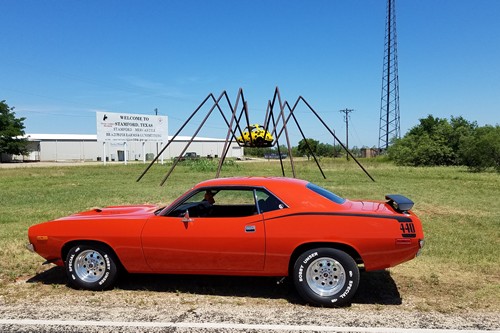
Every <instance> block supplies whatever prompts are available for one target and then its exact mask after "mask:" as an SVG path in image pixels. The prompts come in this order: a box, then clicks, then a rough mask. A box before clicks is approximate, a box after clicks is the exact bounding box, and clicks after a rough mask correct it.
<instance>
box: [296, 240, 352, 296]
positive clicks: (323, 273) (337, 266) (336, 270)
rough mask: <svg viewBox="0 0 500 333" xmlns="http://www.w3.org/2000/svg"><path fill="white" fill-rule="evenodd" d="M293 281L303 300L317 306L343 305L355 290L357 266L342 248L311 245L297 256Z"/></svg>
mask: <svg viewBox="0 0 500 333" xmlns="http://www.w3.org/2000/svg"><path fill="white" fill-rule="evenodd" d="M293 281H294V284H295V288H296V289H297V292H298V293H299V295H300V296H301V297H302V298H303V299H304V300H305V301H307V302H309V303H311V304H315V305H320V306H342V305H346V304H348V303H349V301H350V300H351V299H352V297H353V296H354V294H355V293H356V290H357V288H358V285H359V269H358V266H357V265H356V262H355V261H354V259H353V258H352V257H351V256H349V255H348V254H347V253H345V252H343V251H340V250H336V249H331V248H318V249H312V250H308V251H305V252H304V253H302V254H301V255H300V256H299V257H298V258H297V260H296V262H295V265H294V268H293Z"/></svg>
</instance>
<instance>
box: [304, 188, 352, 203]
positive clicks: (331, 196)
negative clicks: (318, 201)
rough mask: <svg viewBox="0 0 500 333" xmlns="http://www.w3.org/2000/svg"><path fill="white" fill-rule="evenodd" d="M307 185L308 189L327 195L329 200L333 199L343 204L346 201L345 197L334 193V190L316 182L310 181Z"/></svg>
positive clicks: (323, 195)
mask: <svg viewBox="0 0 500 333" xmlns="http://www.w3.org/2000/svg"><path fill="white" fill-rule="evenodd" d="M306 187H307V188H308V189H310V190H311V191H314V192H316V193H318V194H319V195H321V196H322V197H325V198H327V199H328V200H330V201H333V202H335V203H338V204H343V203H344V202H345V199H344V198H342V197H339V196H338V195H336V194H335V193H332V192H330V191H328V190H327V189H324V188H322V187H321V186H318V185H316V184H313V183H309V184H307V185H306Z"/></svg>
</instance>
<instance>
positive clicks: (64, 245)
mask: <svg viewBox="0 0 500 333" xmlns="http://www.w3.org/2000/svg"><path fill="white" fill-rule="evenodd" d="M412 206H413V202H412V201H411V200H409V199H408V198H406V197H404V196H402V195H388V196H386V201H380V202H372V201H351V200H347V199H344V198H341V197H339V196H338V195H336V194H334V193H332V192H330V191H328V190H326V189H324V188H322V187H319V186H317V185H315V184H312V183H310V182H307V181H304V180H299V179H290V178H280V177H275V178H274V177H273V178H264V177H239V178H220V179H213V180H208V181H204V182H201V183H199V184H197V185H196V186H194V187H193V188H192V189H190V190H188V191H187V192H186V193H185V194H183V195H182V196H181V197H179V198H178V199H177V200H175V201H174V202H173V203H172V204H170V205H168V206H166V207H156V206H152V205H138V206H114V207H106V208H98V209H93V210H89V211H85V212H81V213H78V214H74V215H71V216H68V217H64V218H60V219H56V220H53V221H49V222H45V223H41V224H38V225H34V226H32V227H30V228H29V231H28V237H29V242H30V244H29V245H28V248H29V249H31V250H33V251H35V252H37V253H38V254H39V255H41V256H42V257H44V258H45V259H46V260H47V261H46V262H50V263H54V264H56V265H60V266H64V267H65V270H66V273H67V276H68V281H69V284H70V285H71V286H72V287H75V288H81V289H90V290H103V289H108V288H111V287H112V286H113V285H114V283H115V282H116V279H117V277H118V275H119V274H118V273H119V272H120V269H124V270H126V271H127V272H129V273H159V274H212V275H246V276H276V277H285V276H288V277H290V278H291V280H293V283H294V285H295V287H296V289H297V292H298V293H299V295H300V296H301V297H302V298H303V299H304V300H305V301H306V302H308V303H310V304H314V305H322V306H339V305H343V304H348V303H349V302H350V300H351V298H352V297H353V295H354V294H355V292H356V289H357V287H358V283H359V276H360V275H359V270H360V269H365V270H367V271H371V270H380V269H384V268H387V267H391V266H395V265H398V264H400V263H403V262H405V261H408V260H411V259H413V258H414V257H415V256H416V255H417V254H418V253H419V251H420V249H421V248H422V246H423V242H424V241H423V240H424V235H423V231H422V225H421V223H420V220H419V219H418V218H417V217H416V216H415V215H414V214H413V213H412V212H411V211H410V209H411V208H412Z"/></svg>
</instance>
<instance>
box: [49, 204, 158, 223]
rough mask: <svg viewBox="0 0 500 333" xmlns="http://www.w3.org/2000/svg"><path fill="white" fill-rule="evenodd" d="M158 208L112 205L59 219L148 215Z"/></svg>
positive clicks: (138, 216)
mask: <svg viewBox="0 0 500 333" xmlns="http://www.w3.org/2000/svg"><path fill="white" fill-rule="evenodd" d="M157 209H158V206H155V205H134V206H110V207H105V208H94V209H91V210H88V211H85V212H80V213H76V214H73V215H70V216H67V217H63V218H60V219H57V220H74V219H87V218H88V219H93V218H113V217H119V218H127V217H135V218H141V217H147V216H149V215H152V214H154V212H155V211H156V210H157Z"/></svg>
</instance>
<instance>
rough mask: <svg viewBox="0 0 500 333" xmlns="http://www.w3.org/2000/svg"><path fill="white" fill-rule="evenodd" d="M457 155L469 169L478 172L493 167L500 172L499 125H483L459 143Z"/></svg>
mask: <svg viewBox="0 0 500 333" xmlns="http://www.w3.org/2000/svg"><path fill="white" fill-rule="evenodd" d="M459 156H460V159H461V162H462V164H463V165H466V166H467V167H468V168H469V170H471V171H475V172H479V171H483V170H485V169H487V168H490V167H493V168H495V170H496V171H497V172H500V126H498V125H497V126H495V127H493V126H484V127H479V128H478V129H476V131H475V134H474V135H473V136H472V135H471V136H468V137H466V138H464V139H463V140H462V141H461V143H460V150H459Z"/></svg>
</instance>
